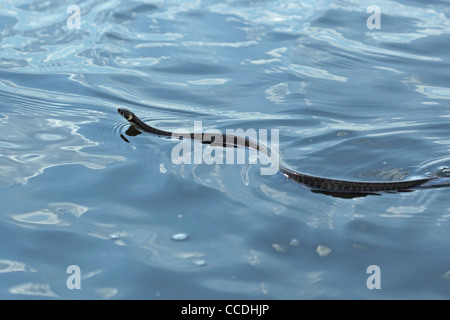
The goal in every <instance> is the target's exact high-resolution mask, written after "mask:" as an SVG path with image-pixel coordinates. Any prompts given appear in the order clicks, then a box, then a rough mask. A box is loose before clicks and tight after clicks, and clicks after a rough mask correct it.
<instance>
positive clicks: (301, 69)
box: [289, 64, 347, 82]
mask: <svg viewBox="0 0 450 320" xmlns="http://www.w3.org/2000/svg"><path fill="white" fill-rule="evenodd" d="M289 69H290V70H291V71H293V72H294V73H296V74H301V75H303V76H307V77H312V78H319V79H327V80H333V81H340V82H345V81H347V78H346V77H342V76H337V75H334V74H330V73H329V72H328V71H327V70H323V69H318V68H313V67H309V66H301V65H298V64H291V65H290V66H289Z"/></svg>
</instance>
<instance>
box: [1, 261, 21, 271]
mask: <svg viewBox="0 0 450 320" xmlns="http://www.w3.org/2000/svg"><path fill="white" fill-rule="evenodd" d="M23 271H25V264H24V263H22V262H18V261H11V260H0V273H9V272H23Z"/></svg>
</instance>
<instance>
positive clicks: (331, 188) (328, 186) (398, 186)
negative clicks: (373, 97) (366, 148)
mask: <svg viewBox="0 0 450 320" xmlns="http://www.w3.org/2000/svg"><path fill="white" fill-rule="evenodd" d="M118 113H119V114H120V115H121V116H122V117H124V118H125V119H126V120H127V121H128V122H129V123H130V128H135V129H137V130H138V132H139V133H140V132H147V133H151V134H155V135H158V136H165V137H173V136H178V137H179V139H181V138H190V139H197V140H201V142H202V143H203V144H209V145H212V146H216V145H217V144H214V141H215V140H216V137H217V134H211V133H203V134H194V133H188V134H184V135H183V137H180V135H179V134H176V133H174V132H170V131H165V130H160V129H157V128H154V127H152V126H150V125H148V124H146V123H145V122H143V121H142V120H141V119H139V118H138V117H137V116H136V115H135V114H134V113H133V112H131V111H130V110H128V109H125V108H119V109H118ZM217 140H218V141H223V142H222V144H223V145H222V146H223V147H235V148H237V147H243V148H251V149H254V150H257V151H260V152H262V153H264V154H265V155H266V156H268V155H269V152H270V149H269V148H267V147H266V146H264V145H262V144H260V143H258V142H255V141H253V140H251V139H250V138H248V137H240V136H237V135H230V134H222V140H220V139H217ZM230 142H231V144H230ZM278 169H279V171H280V172H281V173H282V174H283V175H284V176H286V177H287V178H288V179H290V180H292V181H295V182H297V183H300V184H302V185H304V186H307V187H308V188H310V189H312V190H315V191H318V192H323V193H326V194H330V193H331V194H332V193H340V194H342V193H343V194H345V193H347V194H377V193H379V192H397V191H399V192H401V191H411V189H414V188H417V187H420V186H422V185H424V184H426V183H428V182H430V181H432V180H434V179H436V178H437V177H434V176H430V177H425V178H422V179H413V180H402V181H388V182H376V181H375V182H371V181H367V182H366V181H351V180H338V179H330V178H324V177H319V176H313V175H309V174H306V173H302V172H299V171H295V170H292V169H289V168H288V167H286V166H285V165H282V164H279V168H278Z"/></svg>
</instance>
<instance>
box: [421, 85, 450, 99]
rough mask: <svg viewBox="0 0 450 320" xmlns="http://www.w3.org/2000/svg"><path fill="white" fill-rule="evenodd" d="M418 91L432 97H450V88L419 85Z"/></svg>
mask: <svg viewBox="0 0 450 320" xmlns="http://www.w3.org/2000/svg"><path fill="white" fill-rule="evenodd" d="M416 88H417V89H416V91H417V92H419V93H422V94H424V95H426V96H427V97H428V98H430V99H447V100H448V99H450V88H445V87H432V86H424V85H417V86H416Z"/></svg>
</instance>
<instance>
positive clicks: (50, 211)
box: [11, 203, 89, 226]
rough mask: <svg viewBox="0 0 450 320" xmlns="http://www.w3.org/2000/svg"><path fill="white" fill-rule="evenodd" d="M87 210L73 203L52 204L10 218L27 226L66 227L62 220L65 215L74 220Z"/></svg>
mask: <svg viewBox="0 0 450 320" xmlns="http://www.w3.org/2000/svg"><path fill="white" fill-rule="evenodd" d="M88 210H89V208H88V207H84V206H81V205H77V204H73V203H52V204H49V205H48V206H47V208H44V209H41V210H38V211H33V212H28V213H21V214H13V215H11V218H12V219H14V220H15V221H17V222H21V223H25V224H27V225H61V226H66V225H68V223H67V222H65V221H63V220H62V218H63V216H64V215H65V214H71V215H73V216H75V217H76V218H79V217H81V215H83V214H84V213H86V212H87V211H88Z"/></svg>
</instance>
